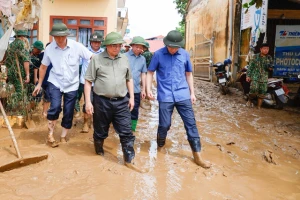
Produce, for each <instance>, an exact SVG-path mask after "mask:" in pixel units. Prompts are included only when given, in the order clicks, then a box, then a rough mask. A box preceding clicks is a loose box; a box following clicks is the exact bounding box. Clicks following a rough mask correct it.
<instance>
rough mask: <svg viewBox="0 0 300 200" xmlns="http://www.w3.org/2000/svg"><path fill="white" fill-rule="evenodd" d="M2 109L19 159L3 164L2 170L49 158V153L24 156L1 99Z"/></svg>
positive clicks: (0, 105) (0, 106) (0, 169)
mask: <svg viewBox="0 0 300 200" xmlns="http://www.w3.org/2000/svg"><path fill="white" fill-rule="evenodd" d="M0 109H1V113H2V115H3V118H4V120H5V123H6V126H7V128H8V130H9V134H10V137H11V139H12V141H13V143H14V147H15V149H16V152H17V156H18V159H17V160H15V161H13V162H10V163H8V164H5V165H1V166H0V172H5V171H9V170H12V169H16V168H19V167H23V166H26V165H30V164H34V163H38V162H40V161H42V160H45V159H47V158H48V154H45V155H41V156H35V157H29V158H23V157H22V156H21V153H20V150H19V147H18V143H17V140H16V137H15V134H14V132H13V130H12V128H11V126H10V123H9V121H8V119H7V116H6V113H5V111H4V108H3V106H2V103H1V101H0Z"/></svg>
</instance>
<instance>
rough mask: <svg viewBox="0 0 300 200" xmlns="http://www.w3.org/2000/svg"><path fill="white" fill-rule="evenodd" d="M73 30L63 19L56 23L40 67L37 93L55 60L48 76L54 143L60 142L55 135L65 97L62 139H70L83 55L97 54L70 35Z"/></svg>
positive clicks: (49, 120) (49, 126)
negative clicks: (69, 132)
mask: <svg viewBox="0 0 300 200" xmlns="http://www.w3.org/2000/svg"><path fill="white" fill-rule="evenodd" d="M69 34H70V32H69V30H68V28H67V26H66V25H65V24H63V23H57V24H54V25H53V26H52V30H51V32H50V35H51V36H53V37H54V41H53V42H51V44H50V45H49V46H48V47H47V49H46V50H45V52H44V58H43V60H42V64H41V66H40V70H39V81H38V85H37V86H36V87H35V89H34V91H33V94H32V95H33V96H35V95H37V94H38V93H39V91H40V89H41V85H42V82H43V80H44V76H45V73H46V70H47V66H48V65H50V63H52V66H53V67H52V69H51V71H50V73H49V78H48V82H49V85H48V91H49V96H50V109H49V110H48V113H47V119H48V130H49V134H48V142H49V144H50V145H51V146H52V147H57V146H58V143H57V142H56V141H55V139H54V137H53V132H54V127H55V124H56V121H57V119H58V117H59V114H60V112H61V111H62V109H61V101H62V97H63V118H62V121H61V126H62V133H61V138H60V141H61V142H62V143H66V142H67V140H66V136H67V133H68V130H69V129H71V127H72V121H73V114H74V107H75V102H76V95H77V90H78V87H79V61H80V58H83V59H90V58H91V57H92V55H93V53H92V52H90V51H89V50H88V49H87V48H86V47H84V46H83V45H82V44H81V43H78V42H76V41H74V40H70V39H67V36H68V35H69Z"/></svg>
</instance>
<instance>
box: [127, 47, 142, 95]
mask: <svg viewBox="0 0 300 200" xmlns="http://www.w3.org/2000/svg"><path fill="white" fill-rule="evenodd" d="M125 55H126V56H127V58H128V61H129V65H130V70H131V73H132V78H133V85H134V93H140V92H141V87H140V80H141V74H142V73H146V72H147V66H146V59H145V57H144V56H142V55H138V56H136V55H135V54H134V53H133V51H132V50H130V51H128V52H127V53H125Z"/></svg>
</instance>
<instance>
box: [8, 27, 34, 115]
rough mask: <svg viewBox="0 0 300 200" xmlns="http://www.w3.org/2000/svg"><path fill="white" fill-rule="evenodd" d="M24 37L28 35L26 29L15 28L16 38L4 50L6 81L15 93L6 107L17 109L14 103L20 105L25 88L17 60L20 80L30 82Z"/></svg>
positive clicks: (28, 58)
mask: <svg viewBox="0 0 300 200" xmlns="http://www.w3.org/2000/svg"><path fill="white" fill-rule="evenodd" d="M25 37H28V34H27V31H26V30H16V31H15V38H16V39H15V40H14V41H13V42H12V43H11V44H10V45H9V47H8V49H7V51H6V58H5V65H6V67H7V78H8V82H9V83H11V84H12V85H14V87H15V93H14V94H13V95H12V97H11V101H8V105H7V106H8V109H17V108H16V107H15V106H14V105H15V104H18V105H20V106H21V104H20V102H22V101H23V100H24V97H25V96H26V95H25V94H24V92H25V91H26V90H22V85H21V82H20V77H19V72H18V67H17V61H18V62H19V68H20V72H21V77H22V81H24V82H25V83H29V82H30V74H29V61H30V57H29V52H28V51H27V50H26V48H25V43H24V39H26V38H25ZM17 59H18V60H17ZM12 101H13V102H12Z"/></svg>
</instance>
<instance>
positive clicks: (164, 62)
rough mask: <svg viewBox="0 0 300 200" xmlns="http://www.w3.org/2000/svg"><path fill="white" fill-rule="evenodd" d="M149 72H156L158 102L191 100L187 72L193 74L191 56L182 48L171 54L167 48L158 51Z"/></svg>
mask: <svg viewBox="0 0 300 200" xmlns="http://www.w3.org/2000/svg"><path fill="white" fill-rule="evenodd" d="M148 70H149V71H151V72H154V71H156V79H157V100H158V101H160V102H179V101H183V100H187V99H190V98H191V97H190V89H189V85H188V83H187V80H186V74H185V73H186V72H192V71H193V70H192V64H191V60H190V55H189V54H188V52H187V51H186V50H184V49H182V48H179V49H178V51H177V52H176V53H175V54H173V55H172V54H170V53H169V51H168V49H167V47H163V48H161V49H159V50H158V51H156V52H155V53H154V55H153V57H152V60H151V62H150V65H149V67H148Z"/></svg>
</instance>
